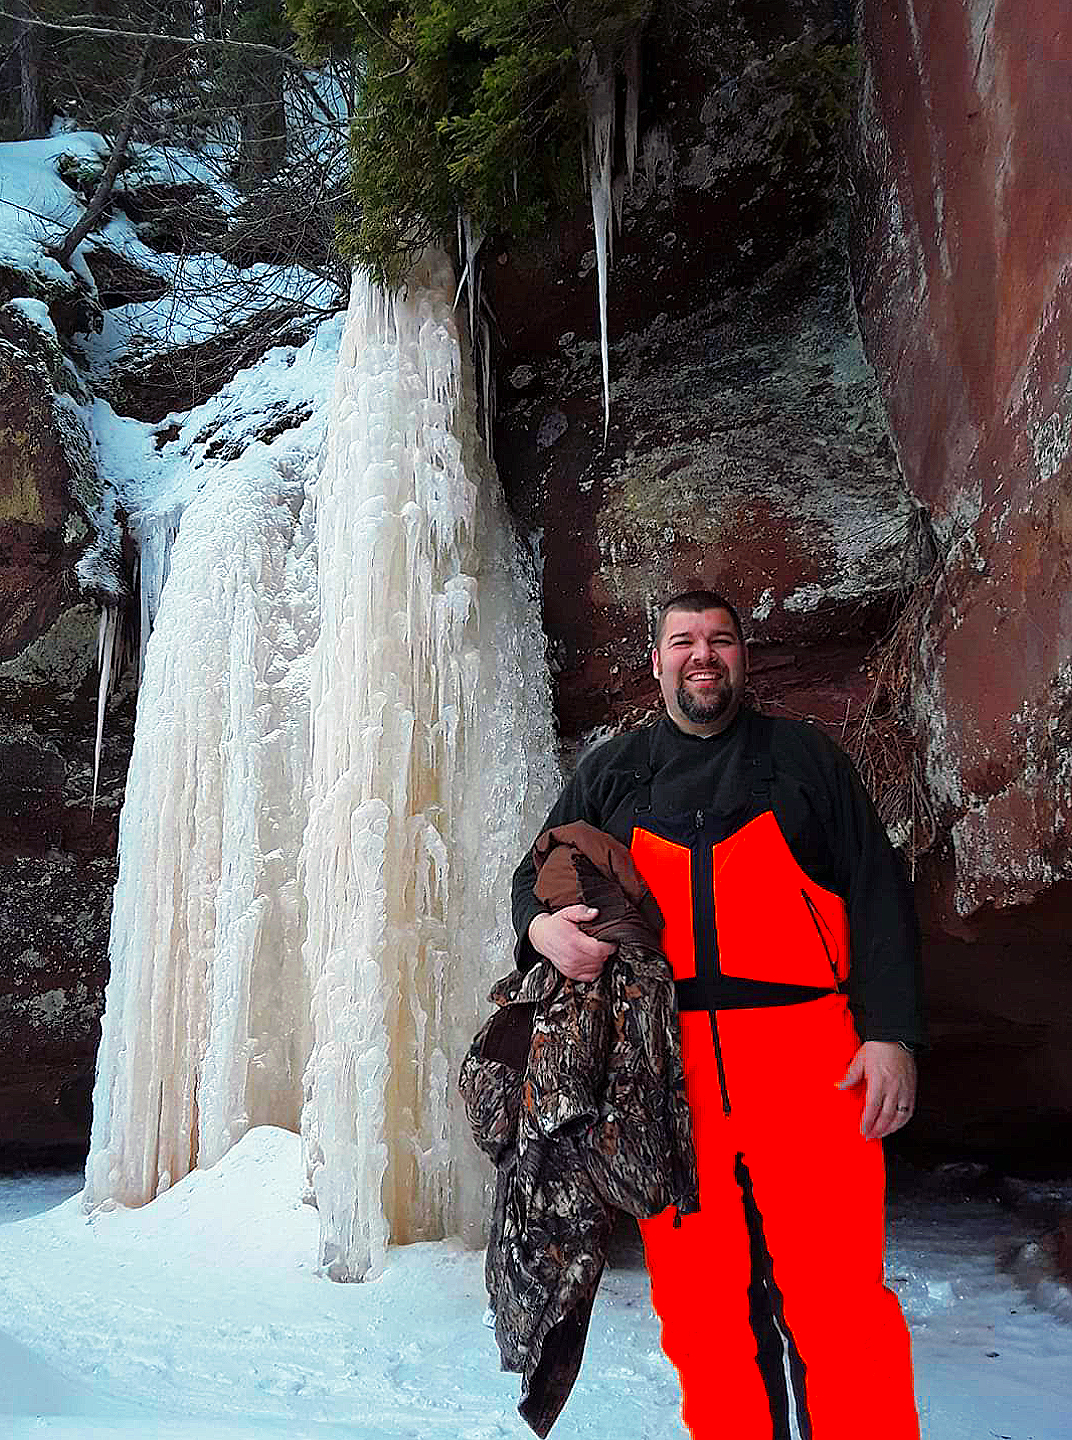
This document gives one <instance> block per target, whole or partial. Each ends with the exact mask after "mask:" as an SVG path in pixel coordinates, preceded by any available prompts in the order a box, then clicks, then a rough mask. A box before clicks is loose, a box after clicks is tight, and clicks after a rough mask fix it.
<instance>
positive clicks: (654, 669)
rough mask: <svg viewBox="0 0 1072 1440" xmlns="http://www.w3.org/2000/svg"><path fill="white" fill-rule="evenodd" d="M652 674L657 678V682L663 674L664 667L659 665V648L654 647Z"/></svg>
mask: <svg viewBox="0 0 1072 1440" xmlns="http://www.w3.org/2000/svg"><path fill="white" fill-rule="evenodd" d="M651 673H652V674H653V675H654V676H655V678H656V680H658V678H659V676H660V675H661V674H662V673H663V667H662V666H661V665H660V664H659V648H658V646H654V647H653V648H652V652H651Z"/></svg>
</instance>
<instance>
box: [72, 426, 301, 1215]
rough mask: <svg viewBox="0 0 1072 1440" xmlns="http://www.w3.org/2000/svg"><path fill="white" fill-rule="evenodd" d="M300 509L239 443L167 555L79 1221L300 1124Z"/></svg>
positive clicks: (272, 465) (273, 469)
mask: <svg viewBox="0 0 1072 1440" xmlns="http://www.w3.org/2000/svg"><path fill="white" fill-rule="evenodd" d="M301 499H302V483H301V475H300V473H287V467H286V466H285V465H284V466H283V467H282V468H280V465H279V463H278V462H277V461H276V460H274V459H273V460H269V459H268V458H267V451H266V449H265V447H264V446H262V445H253V446H252V447H251V448H250V449H249V450H248V451H247V452H246V455H245V456H244V457H243V459H242V460H241V461H239V462H236V463H235V464H232V465H231V466H228V467H226V468H225V469H223V470H221V471H219V472H217V473H216V475H215V476H214V477H213V478H212V480H211V481H209V482H208V483H207V484H206V487H205V489H204V490H203V491H202V492H201V494H199V495H198V496H197V497H196V498H195V499H194V500H193V501H192V502H191V504H190V505H189V506H188V507H187V509H186V511H185V513H184V515H183V517H182V526H181V531H180V533H179V534H178V537H177V538H176V539H175V540H174V546H173V549H172V552H171V565H170V574H169V576H168V579H167V583H166V585H164V586H163V588H162V591H161V592H160V593H159V611H158V613H157V615H156V623H155V626H154V629H153V633H152V637H151V639H150V640H149V644H148V646H147V648H146V653H145V662H144V669H143V674H142V681H141V688H140V691H139V695H138V713H137V721H136V726H135V737H134V750H133V754H132V757H131V763H130V770H129V775H128V780H127V791H126V799H125V803H124V806H123V813H122V818H121V821H120V840H119V879H118V883H117V885H116V889H115V897H114V902H113V910H112V933H111V947H110V954H111V979H110V981H109V985H108V990H107V996H106V1003H105V1013H104V1020H103V1028H102V1038H101V1046H100V1051H99V1055H98V1061H97V1067H98V1068H97V1083H96V1088H95V1091H94V1096H93V1131H92V1139H91V1145H90V1154H89V1159H88V1162H87V1167H86V1187H87V1188H86V1200H87V1203H88V1204H89V1205H94V1204H99V1203H100V1202H102V1201H106V1200H112V1201H119V1202H121V1203H124V1204H130V1205H137V1204H142V1203H144V1202H145V1201H147V1200H151V1199H152V1198H153V1197H154V1196H155V1195H157V1194H158V1193H160V1192H161V1191H162V1190H165V1189H167V1187H168V1186H169V1185H171V1184H173V1183H174V1182H175V1181H176V1180H179V1179H181V1177H182V1176H184V1175H185V1174H186V1173H187V1172H188V1171H189V1170H190V1169H192V1168H193V1167H194V1166H199V1165H200V1166H205V1165H210V1164H212V1162H213V1161H215V1160H217V1159H218V1158H219V1157H220V1156H221V1155H222V1154H224V1152H225V1151H226V1150H227V1149H228V1148H229V1146H230V1145H231V1144H232V1143H233V1142H234V1141H235V1140H236V1139H237V1138H238V1137H239V1136H241V1135H242V1134H243V1133H244V1131H245V1130H246V1129H247V1128H248V1127H249V1126H250V1125H251V1124H257V1123H262V1122H267V1121H271V1122H273V1123H276V1124H281V1125H289V1126H291V1127H292V1128H297V1125H298V1119H299V1114H300V1108H301V1073H302V1067H303V1065H304V1062H305V1059H306V1057H307V1055H308V1051H309V1046H310V1035H309V1028H308V992H307V988H306V985H305V980H304V976H303V974H302V971H301V962H300V952H301V940H302V936H303V934H304V901H303V898H302V896H301V893H300V890H299V888H298V884H297V860H298V852H299V849H300V843H301V835H302V830H303V825H304V794H305V787H306V767H307V756H308V738H307V736H308V709H307V693H308V692H307V678H306V675H305V671H306V669H307V665H308V655H309V651H310V648H311V645H312V642H313V636H314V631H315V604H316V593H315V568H314V565H313V555H312V551H311V547H310V545H309V537H308V536H303V534H302V527H301V526H300V525H299V524H298V523H297V520H296V516H297V514H298V510H299V507H300V504H301ZM177 519H178V517H177V516H175V517H174V518H173V520H172V519H171V518H169V528H171V529H172V530H173V528H174V525H177ZM144 563H145V559H144V557H143V564H144ZM161 564H162V562H161Z"/></svg>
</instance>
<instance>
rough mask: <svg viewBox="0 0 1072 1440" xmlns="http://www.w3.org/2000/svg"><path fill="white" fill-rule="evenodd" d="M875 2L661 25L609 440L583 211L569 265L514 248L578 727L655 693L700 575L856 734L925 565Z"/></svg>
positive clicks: (495, 286)
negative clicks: (856, 205) (890, 402)
mask: <svg viewBox="0 0 1072 1440" xmlns="http://www.w3.org/2000/svg"><path fill="white" fill-rule="evenodd" d="M849 9H850V7H848V6H842V5H836V4H821V3H814V4H804V5H799V4H782V5H778V4H776V5H772V6H763V7H757V6H752V5H746V4H722V5H711V4H700V3H693V4H692V5H690V6H686V7H683V8H680V7H679V8H677V9H675V14H674V17H673V29H672V30H671V29H669V28H668V29H666V30H665V31H660V30H659V29H658V28H656V29H655V30H654V31H653V32H652V33H651V34H650V35H649V36H648V37H647V39H646V43H645V60H644V74H643V80H642V88H641V97H642V98H641V135H642V148H641V160H640V163H639V169H638V174H637V179H636V181H635V183H634V185H633V188H632V191H631V192H628V193H627V196H626V199H625V204H624V217H623V229H622V234H621V237H620V241H619V242H617V244H616V252H617V253H616V257H615V262H614V269H613V271H612V275H611V300H610V333H611V336H612V341H613V343H612V347H611V359H610V372H611V397H612V399H611V415H610V428H609V435H608V439H607V443H606V445H605V446H604V443H603V414H602V402H601V395H600V384H601V382H600V378H599V377H600V372H599V357H598V343H597V341H598V326H597V302H596V284H595V273H594V268H593V259H594V257H593V255H592V254H591V253H590V252H588V251H587V246H588V245H589V244H590V234H591V232H590V229H588V230H586V228H585V225H584V211H583V209H579V210H578V213H577V216H576V217H575V223H574V224H573V226H572V227H570V228H567V229H566V230H565V231H564V233H563V234H562V235H561V236H559V237H558V244H559V252H558V254H556V255H554V256H553V257H551V256H550V255H549V251H548V250H547V248H546V247H545V248H543V249H542V250H541V251H540V253H539V254H538V255H537V254H530V253H528V252H527V251H526V250H524V249H523V248H522V249H519V250H517V251H516V252H514V251H504V252H503V253H502V254H501V255H499V256H498V263H495V262H494V260H492V261H490V262H489V263H488V273H487V276H486V280H485V284H486V286H487V288H488V290H489V291H490V293H491V296H492V299H493V303H494V306H495V309H496V314H497V317H498V319H499V322H500V327H501V332H502V335H503V337H504V344H505V345H506V347H507V348H506V352H505V354H504V355H503V357H502V361H501V364H500V367H499V374H498V382H499V383H498V393H499V398H500V420H499V426H498V432H497V456H498V459H499V465H500V470H501V472H502V474H503V477H504V483H505V484H506V486H507V491H508V493H509V494H510V496H511V498H512V500H513V502H514V505H515V508H516V510H517V512H518V514H519V515H520V516H521V517H522V520H523V523H525V524H527V525H528V526H529V527H530V528H531V529H533V530H539V532H540V536H541V540H540V543H541V549H542V555H543V560H544V594H545V622H546V626H547V632H548V637H549V640H550V643H551V653H552V661H553V664H554V665H555V666H556V667H557V670H558V705H559V717H560V721H561V725H562V729H563V734H564V737H565V738H566V739H567V741H571V740H575V739H576V738H578V737H579V736H580V735H581V734H583V733H584V732H587V731H589V730H591V729H593V728H595V727H597V726H601V725H606V724H616V723H620V722H621V721H623V720H627V719H629V718H631V717H633V716H635V715H636V714H637V712H638V710H639V709H643V708H645V707H646V706H647V705H649V704H650V703H651V696H652V690H653V686H652V681H651V675H650V667H649V664H648V660H647V636H648V626H649V621H650V618H651V614H652V612H653V609H654V606H655V605H656V604H657V603H658V601H659V600H660V599H661V598H663V597H665V596H666V595H667V594H670V593H673V591H674V590H682V589H686V588H691V587H694V586H696V585H699V584H704V585H707V586H710V587H712V588H716V589H724V590H725V592H726V593H727V594H728V595H730V596H733V597H738V598H739V599H740V601H741V604H742V609H743V610H744V612H745V617H746V619H747V620H748V622H749V627H750V630H751V634H752V637H753V641H754V648H753V677H754V683H755V686H756V689H757V690H758V691H759V692H760V694H762V695H763V696H764V698H765V699H767V700H768V701H769V703H771V704H772V705H780V706H783V707H785V708H786V709H789V710H792V711H795V712H798V713H805V714H812V715H817V716H819V717H821V718H823V719H825V720H827V721H829V722H831V723H834V724H836V725H838V726H840V725H841V724H842V723H843V722H844V720H845V718H846V713H847V711H848V710H852V709H854V708H859V703H860V701H861V698H862V695H863V693H864V690H865V688H866V677H864V676H863V675H862V674H861V673H860V671H859V665H860V661H861V659H862V657H863V655H864V654H865V653H866V651H867V650H868V649H869V647H870V645H871V643H872V642H873V640H874V639H875V638H876V636H877V635H879V634H881V633H882V631H883V630H884V629H885V627H886V625H887V624H888V622H889V618H890V614H891V612H892V610H893V609H894V608H895V607H896V604H897V597H898V595H899V593H900V590H901V588H902V587H903V585H904V584H905V583H906V582H907V581H909V580H911V579H912V578H913V577H914V574H915V565H916V560H915V553H914V544H913V537H914V533H915V506H914V504H913V501H912V499H911V497H910V496H909V495H908V494H907V492H906V491H905V488H904V486H903V484H902V481H901V477H900V473H899V470H898V467H897V463H896V459H895V457H894V452H893V448H892V446H891V444H890V440H889V435H888V431H887V426H886V418H885V412H884V408H883V405H882V402H881V398H880V396H879V393H878V389H877V386H876V383H875V378H874V375H873V374H872V372H871V370H870V367H869V365H868V363H867V360H866V358H865V356H864V353H863V349H862V346H861V343H860V338H859V333H858V330H857V325H856V318H855V312H854V309H853V304H852V294H851V286H850V283H849V273H848V257H847V250H846V223H845V206H844V202H843V197H842V185H841V166H842V162H843V159H844V150H843V144H844V141H845V139H846V136H847V130H846V127H845V125H844V121H845V120H846V119H847V117H848V115H849V112H850V110H851V103H852V101H851V97H852V75H853V71H854V68H855V47H854V45H853V43H852V30H851V24H850V14H849ZM667 24H668V25H669V22H667ZM536 294H538V295H539V297H540V302H539V304H538V305H534V304H533V303H532V296H533V295H536Z"/></svg>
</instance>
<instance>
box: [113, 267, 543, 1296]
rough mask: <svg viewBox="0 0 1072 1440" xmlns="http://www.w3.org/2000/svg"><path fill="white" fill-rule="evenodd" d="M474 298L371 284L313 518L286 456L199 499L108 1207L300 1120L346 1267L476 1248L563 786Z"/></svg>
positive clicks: (167, 606)
mask: <svg viewBox="0 0 1072 1440" xmlns="http://www.w3.org/2000/svg"><path fill="white" fill-rule="evenodd" d="M453 298H454V277H453V273H452V269H451V266H450V265H449V262H447V261H446V259H445V258H444V257H442V256H439V255H437V254H429V255H427V256H426V257H424V259H423V260H422V261H421V262H420V264H419V265H418V267H417V268H416V269H415V271H414V272H413V274H412V275H411V276H410V278H409V282H408V284H407V286H406V288H405V290H404V291H403V292H400V293H399V294H397V295H393V296H385V295H384V294H383V293H382V292H380V291H378V290H376V289H375V288H373V287H371V286H369V285H368V284H367V283H366V282H365V281H363V280H362V279H360V278H357V279H355V282H354V287H353V293H352V297H351V304H350V310H349V314H348V318H347V323H346V327H345V330H344V335H343V344H342V352H341V355H340V360H339V365H338V369H337V375H336V382H335V392H334V396H333V398H332V401H331V410H330V414H329V417H328V426H327V435H326V440H325V444H324V447H323V454H322V461H321V464H320V466H319V474H318V475H316V476H313V477H307V478H308V483H307V484H306V486H305V487H304V494H305V504H304V506H302V503H301V502H302V498H303V486H302V483H301V481H302V475H301V470H300V466H298V464H297V463H296V462H294V463H292V464H291V465H290V466H289V467H288V466H286V465H282V466H281V465H280V464H279V462H278V459H277V458H276V457H275V454H274V452H275V449H276V446H273V453H272V455H271V456H270V455H269V453H268V452H267V451H266V450H265V449H264V447H262V446H254V447H252V448H251V449H250V450H248V451H247V452H246V455H245V456H243V458H242V460H241V461H238V462H232V463H231V464H230V465H225V466H224V467H223V468H222V469H221V470H219V471H218V472H216V473H215V474H214V475H213V476H212V477H211V478H210V479H209V480H208V481H207V482H206V483H205V484H204V486H203V488H202V489H201V491H200V492H199V493H198V494H197V495H196V496H195V497H194V498H193V499H192V500H191V501H190V503H189V504H188V506H187V508H186V510H185V513H184V514H183V516H182V520H181V525H180V527H179V531H178V535H177V538H176V539H175V541H174V545H173V547H172V549H171V557H170V573H169V574H168V576H167V579H166V583H164V584H163V587H162V590H161V591H160V594H159V611H158V614H157V617H156V624H155V628H154V630H153V634H152V637H151V639H150V641H149V644H148V647H147V650H146V655H145V668H144V675H143V680H142V688H141V692H140V695H139V702H138V719H137V727H136V733H135V746H134V754H133V757H132V761H131V768H130V776H129V780H128V792H127V800H126V804H125V806H124V811H123V816H122V821H121V827H120V875H119V882H118V885H117V887H116V896H115V905H114V911H113V923H112V941H111V958H112V979H111V982H110V984H109V988H108V994H107V1001H106V1010H105V1017H104V1026H103V1038H102V1043H101V1051H100V1059H99V1062H98V1066H99V1069H98V1080H97V1087H96V1092H95V1095H94V1122H93V1136H92V1142H91V1150H90V1156H89V1160H88V1163H87V1192H86V1198H87V1203H88V1204H89V1205H91V1206H93V1205H99V1204H100V1203H102V1202H105V1201H109V1200H111V1201H119V1202H121V1203H124V1204H140V1203H144V1202H145V1201H147V1200H150V1199H152V1198H153V1197H154V1196H155V1195H156V1194H158V1193H159V1192H160V1191H161V1190H163V1189H165V1188H167V1186H168V1185H169V1184H172V1183H174V1182H175V1180H177V1179H178V1178H179V1177H180V1176H181V1175H183V1174H185V1173H187V1171H189V1170H190V1169H191V1168H193V1167H194V1166H199V1165H200V1166H204V1165H210V1164H212V1163H213V1162H214V1161H215V1160H217V1159H218V1158H219V1157H220V1156H221V1155H222V1154H223V1153H224V1152H225V1151H226V1150H227V1148H228V1147H229V1146H230V1145H231V1144H233V1143H234V1141H235V1140H236V1139H238V1138H239V1136H240V1135H241V1134H243V1133H244V1132H245V1130H246V1129H248V1128H249V1127H250V1126H251V1125H255V1124H259V1123H266V1122H267V1123H274V1124H282V1125H286V1126H289V1127H291V1128H295V1129H297V1128H299V1127H300V1130H301V1133H302V1137H303V1152H304V1156H305V1167H306V1179H307V1186H308V1191H309V1193H310V1196H311V1197H312V1198H314V1199H315V1202H316V1204H317V1207H318V1210H319V1213H320V1224H321V1243H320V1259H321V1264H322V1266H323V1268H324V1269H325V1271H326V1272H327V1273H328V1274H329V1275H331V1276H332V1277H333V1278H337V1279H359V1278H362V1277H363V1276H365V1275H367V1274H369V1273H371V1272H374V1271H375V1270H376V1269H377V1267H378V1266H379V1264H380V1263H381V1261H382V1258H383V1254H384V1250H385V1247H386V1245H387V1243H388V1241H389V1240H394V1241H400V1242H404V1241H408V1240H413V1239H418V1238H432V1237H436V1236H441V1235H443V1234H448V1233H453V1234H461V1235H463V1236H464V1237H466V1238H468V1239H470V1240H472V1241H477V1240H478V1239H479V1235H480V1232H481V1230H482V1227H483V1223H484V1221H485V1218H486V1199H487V1196H486V1193H485V1191H486V1171H485V1168H484V1167H483V1165H482V1162H481V1161H480V1160H479V1157H478V1156H477V1155H476V1153H475V1151H474V1149H473V1147H472V1142H471V1140H470V1138H469V1136H468V1132H467V1127H466V1126H465V1124H464V1119H463V1117H462V1115H461V1113H460V1110H459V1106H458V1103H457V1101H456V1100H455V1098H454V1075H455V1072H456V1070H457V1067H458V1064H459V1062H460V1058H461V1054H462V1051H463V1049H464V1047H465V1046H466V1044H467V1043H468V1040H469V1038H470V1036H471V1034H472V1031H473V1029H474V1028H475V1026H476V1024H477V1020H478V1017H479V1015H480V1013H481V1011H482V1010H483V1008H484V995H485V992H486V990H487V988H488V984H489V980H490V977H491V976H493V975H494V974H495V973H496V972H497V971H500V970H501V969H502V968H504V967H505V966H506V965H508V964H509V956H510V953H511V939H510V931H509V923H508V917H509V908H508V889H509V872H510V869H511V867H512V864H513V863H514V859H515V857H516V855H517V854H518V853H519V851H520V849H521V847H522V846H523V845H524V844H525V843H526V842H527V841H528V840H529V839H530V838H531V835H532V833H533V831H534V828H535V826H536V825H537V824H538V823H539V820H540V819H541V818H542V813H543V809H544V807H545V805H546V803H547V798H548V791H549V789H550V786H551V784H552V782H553V779H554V776H553V773H552V763H551V759H550V757H551V755H552V752H553V740H552V732H551V722H550V707H549V700H548V691H547V682H546V670H545V665H544V660H543V639H542V634H541V631H540V627H539V620H538V612H537V609H536V605H535V602H534V599H533V583H532V576H531V571H530V569H529V568H527V567H526V566H525V565H524V564H523V563H522V561H521V559H520V557H519V554H518V550H517V546H516V542H515V540H514V537H513V534H512V531H511V529H510V526H509V523H508V521H507V517H506V515H505V512H504V509H503V506H502V502H501V498H500V497H499V494H498V487H497V482H496V480H495V476H494V472H493V470H492V468H491V465H490V462H489V461H488V460H487V457H486V454H485V452H484V450H483V446H482V443H481V441H480V439H479V436H478V434H477V428H476V420H475V412H476V404H475V399H474V386H473V381H472V374H471V370H470V368H469V365H468V361H467V359H466V358H465V357H464V355H463V346H462V338H461V336H460V335H459V331H458V326H457V317H456V313H455V311H454V308H453V305H452V301H453ZM276 443H277V444H278V442H276ZM153 563H154V564H157V562H156V561H154V562H153ZM160 563H161V564H162V562H160ZM158 568H159V565H158ZM303 1077H304V1079H303Z"/></svg>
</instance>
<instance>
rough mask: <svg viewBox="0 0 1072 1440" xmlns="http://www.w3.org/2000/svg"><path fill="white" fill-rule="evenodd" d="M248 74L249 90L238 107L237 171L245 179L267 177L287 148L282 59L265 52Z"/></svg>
mask: <svg viewBox="0 0 1072 1440" xmlns="http://www.w3.org/2000/svg"><path fill="white" fill-rule="evenodd" d="M248 78H249V93H248V97H247V99H246V101H245V104H244V105H243V107H242V111H241V124H242V148H241V153H240V157H239V171H240V173H241V175H242V178H243V179H244V180H246V181H256V180H266V179H268V178H269V177H270V176H272V175H274V174H275V173H276V171H277V170H278V169H279V167H280V166H281V165H282V163H283V160H284V158H285V156H286V151H287V114H286V108H285V106H284V103H283V62H282V61H281V60H276V59H275V58H274V57H272V56H267V57H265V59H264V60H263V62H258V64H257V68H256V70H251V71H250V72H249V77H248Z"/></svg>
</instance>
